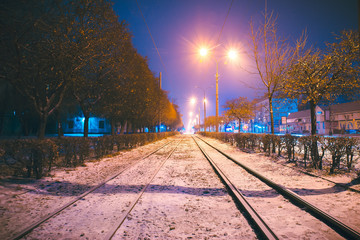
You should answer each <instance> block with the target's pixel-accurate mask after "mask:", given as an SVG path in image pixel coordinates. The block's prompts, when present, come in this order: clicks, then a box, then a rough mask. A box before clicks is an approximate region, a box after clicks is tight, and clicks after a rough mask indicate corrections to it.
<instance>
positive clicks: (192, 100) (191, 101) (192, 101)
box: [190, 97, 196, 105]
mask: <svg viewBox="0 0 360 240" xmlns="http://www.w3.org/2000/svg"><path fill="white" fill-rule="evenodd" d="M190 103H191V104H192V105H194V104H195V103H196V98H194V97H193V98H191V99H190Z"/></svg>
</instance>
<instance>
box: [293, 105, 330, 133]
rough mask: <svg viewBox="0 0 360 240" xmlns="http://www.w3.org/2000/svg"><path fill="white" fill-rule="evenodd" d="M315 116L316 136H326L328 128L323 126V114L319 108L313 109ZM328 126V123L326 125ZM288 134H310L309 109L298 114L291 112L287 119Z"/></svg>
mask: <svg viewBox="0 0 360 240" xmlns="http://www.w3.org/2000/svg"><path fill="white" fill-rule="evenodd" d="M315 114H316V124H317V126H316V130H317V133H318V134H328V133H327V130H326V129H328V126H325V123H326V122H325V121H324V119H325V117H324V116H325V112H324V110H323V109H322V108H320V107H319V106H316V108H315ZM326 124H328V123H326ZM287 129H288V133H310V132H311V119H310V109H308V110H303V111H299V112H292V113H290V114H289V116H288V118H287Z"/></svg>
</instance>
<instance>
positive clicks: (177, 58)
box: [114, 0, 358, 126]
mask: <svg viewBox="0 0 360 240" xmlns="http://www.w3.org/2000/svg"><path fill="white" fill-rule="evenodd" d="M138 4H139V6H140V8H141V11H142V13H143V15H144V17H145V19H146V23H147V24H148V26H149V28H150V31H151V33H152V35H153V38H154V40H155V43H156V45H157V47H158V50H159V52H160V55H161V57H162V60H163V64H162V63H161V60H160V58H159V56H158V54H157V51H156V49H155V47H154V45H153V42H152V40H151V38H150V35H149V33H148V30H147V28H146V25H145V23H144V20H143V18H142V16H141V13H140V11H139V9H138V6H137V4H136V1H135V0H117V1H116V0H114V9H115V11H116V13H117V14H118V16H119V19H120V20H125V21H126V22H127V23H128V28H129V30H130V32H131V33H132V35H133V44H134V47H135V48H136V49H137V50H138V52H139V53H140V54H141V55H142V56H147V57H148V59H149V66H150V69H151V71H153V72H154V74H155V76H158V75H159V72H162V75H163V77H162V88H163V89H164V90H166V91H168V93H169V97H170V99H171V100H173V102H174V103H176V104H178V105H179V106H180V111H181V113H182V114H183V121H184V125H185V126H187V124H188V119H189V112H190V111H193V112H195V114H197V113H198V111H199V109H198V108H199V107H198V106H199V105H197V107H196V109H195V108H194V106H191V104H190V102H189V101H190V100H189V99H190V98H191V97H196V98H197V99H198V100H199V99H200V98H202V96H203V90H200V89H199V88H196V86H199V87H201V88H203V89H207V90H206V97H207V99H208V104H207V109H206V110H207V116H210V115H213V116H214V115H215V72H216V65H215V62H214V61H213V60H211V59H206V60H202V61H201V60H200V57H199V54H198V52H197V51H198V48H199V47H200V46H201V45H204V44H206V45H215V43H216V41H217V38H218V36H219V33H220V30H221V28H222V26H223V24H224V21H225V18H226V15H227V12H228V10H229V7H230V4H231V0H138ZM267 8H268V11H272V10H273V11H274V13H276V14H278V21H277V23H278V33H279V34H281V36H283V37H286V38H287V39H289V41H291V42H294V41H295V40H296V39H297V38H298V37H299V36H300V35H301V33H302V32H303V31H304V30H305V29H306V31H307V34H308V40H309V41H308V42H309V44H312V45H314V46H317V47H324V45H325V42H331V41H333V34H334V33H339V32H340V31H341V30H344V29H358V15H357V14H358V5H357V0H337V1H335V0H291V1H287V0H267ZM264 9H265V0H235V1H234V2H233V5H232V8H231V10H230V13H229V15H228V18H227V21H226V24H225V27H224V29H223V32H222V35H221V38H220V41H219V43H220V44H221V45H220V46H219V47H217V48H216V51H215V54H216V55H215V56H216V58H217V59H219V75H220V78H219V106H220V110H219V114H220V115H221V113H222V112H223V109H222V105H224V103H225V101H226V100H230V99H233V98H237V97H240V96H242V97H248V98H249V99H250V100H252V99H254V98H256V97H260V96H262V95H263V90H261V89H260V88H261V84H259V76H258V75H257V74H255V69H254V64H253V61H252V60H251V58H250V57H249V54H250V51H249V47H248V45H249V43H250V34H249V30H250V27H249V23H250V20H251V18H252V19H253V21H254V22H255V23H257V22H259V21H260V20H262V19H263V18H262V12H263V11H264ZM230 47H235V48H237V49H238V50H239V53H240V55H239V59H238V61H237V62H235V63H227V64H226V63H225V61H226V60H225V59H224V58H222V57H223V55H224V54H225V52H226V49H228V48H230ZM197 104H199V102H198V103H197ZM201 121H203V107H202V106H201Z"/></svg>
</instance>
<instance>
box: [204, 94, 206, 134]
mask: <svg viewBox="0 0 360 240" xmlns="http://www.w3.org/2000/svg"><path fill="white" fill-rule="evenodd" d="M204 132H206V98H205V90H204Z"/></svg>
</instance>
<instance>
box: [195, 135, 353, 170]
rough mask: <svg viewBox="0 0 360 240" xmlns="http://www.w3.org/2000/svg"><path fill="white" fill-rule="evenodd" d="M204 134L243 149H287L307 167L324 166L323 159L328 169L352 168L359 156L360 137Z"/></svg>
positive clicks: (267, 151)
mask: <svg viewBox="0 0 360 240" xmlns="http://www.w3.org/2000/svg"><path fill="white" fill-rule="evenodd" d="M200 134H201V135H203V136H206V137H211V138H216V139H219V140H221V141H224V142H228V143H230V144H232V145H236V146H237V147H238V148H240V149H241V150H243V151H246V152H249V151H250V152H254V151H256V150H257V151H261V152H264V153H265V154H266V155H268V156H269V155H271V154H272V153H273V154H274V153H277V155H278V156H281V154H282V153H283V152H284V153H285V154H286V158H287V159H288V161H289V162H296V163H300V162H301V163H303V164H304V167H305V168H306V167H312V168H316V169H322V168H323V164H324V159H325V158H326V159H327V161H326V162H328V164H329V172H330V173H334V171H335V170H336V169H340V167H342V168H343V169H346V170H347V171H350V170H351V169H353V168H354V164H355V163H356V161H357V160H358V159H359V156H360V140H359V139H357V138H350V137H324V136H319V135H312V136H302V137H298V136H293V135H290V134H285V135H273V134H254V133H214V132H201V133H200Z"/></svg>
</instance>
